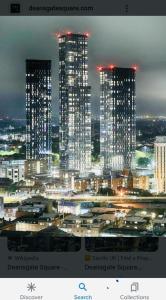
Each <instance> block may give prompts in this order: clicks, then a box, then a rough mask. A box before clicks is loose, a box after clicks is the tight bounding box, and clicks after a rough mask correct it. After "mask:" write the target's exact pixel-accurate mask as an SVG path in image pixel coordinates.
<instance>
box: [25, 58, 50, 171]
mask: <svg viewBox="0 0 166 300" xmlns="http://www.w3.org/2000/svg"><path fill="white" fill-rule="evenodd" d="M26 121H27V123H26V137H27V138H26V159H27V160H32V159H33V160H34V159H35V160H46V161H47V163H48V170H49V168H50V163H51V153H52V143H51V61H50V60H27V61H26Z"/></svg>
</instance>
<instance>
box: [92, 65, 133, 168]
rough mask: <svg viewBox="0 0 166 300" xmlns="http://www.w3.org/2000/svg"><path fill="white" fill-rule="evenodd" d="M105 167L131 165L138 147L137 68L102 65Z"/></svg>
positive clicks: (101, 148)
mask: <svg viewBox="0 0 166 300" xmlns="http://www.w3.org/2000/svg"><path fill="white" fill-rule="evenodd" d="M98 69H99V72H100V90H101V94H100V156H101V165H102V168H103V169H104V170H105V169H111V170H117V171H118V170H123V169H124V168H127V169H131V164H132V158H133V155H134V153H135V149H136V103H135V71H136V70H135V68H119V67H115V66H110V67H99V68H98Z"/></svg>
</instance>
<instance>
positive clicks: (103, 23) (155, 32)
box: [0, 16, 166, 120]
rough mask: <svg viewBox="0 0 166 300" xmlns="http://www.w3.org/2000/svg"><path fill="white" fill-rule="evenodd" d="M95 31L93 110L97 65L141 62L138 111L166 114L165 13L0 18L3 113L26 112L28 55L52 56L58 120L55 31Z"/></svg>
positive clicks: (96, 110) (91, 66)
mask: <svg viewBox="0 0 166 300" xmlns="http://www.w3.org/2000/svg"><path fill="white" fill-rule="evenodd" d="M62 31H73V32H76V33H77V32H90V35H91V37H90V39H89V44H88V45H89V47H88V49H89V55H88V56H89V84H90V85H91V86H92V112H93V115H94V116H98V115H99V75H98V73H97V71H96V66H97V65H102V64H103V65H107V64H111V63H113V64H115V65H117V66H121V67H130V66H131V65H132V64H137V65H138V66H139V71H138V72H137V79H136V95H137V100H136V103H137V115H139V114H141V113H143V114H145V113H151V114H155V115H165V116H166V35H165V31H166V17H126V16H125V17H0V115H2V114H3V115H9V116H10V117H14V118H24V117H25V60H26V59H51V60H52V79H53V81H52V85H53V100H52V101H53V116H54V117H55V118H56V120H58V43H57V40H56V38H55V36H54V33H55V32H62Z"/></svg>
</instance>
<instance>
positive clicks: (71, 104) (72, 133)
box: [58, 32, 91, 175]
mask: <svg viewBox="0 0 166 300" xmlns="http://www.w3.org/2000/svg"><path fill="white" fill-rule="evenodd" d="M58 40H59V99H60V116H59V117H60V120H59V126H60V129H59V138H60V167H61V169H62V170H77V171H80V175H86V174H87V173H88V171H89V170H90V169H91V87H90V86H89V84H88V34H75V33H71V32H69V33H66V34H62V35H59V36H58Z"/></svg>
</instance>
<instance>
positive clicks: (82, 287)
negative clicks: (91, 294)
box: [79, 282, 87, 292]
mask: <svg viewBox="0 0 166 300" xmlns="http://www.w3.org/2000/svg"><path fill="white" fill-rule="evenodd" d="M79 289H80V290H84V291H85V292H87V289H86V286H85V283H83V282H81V283H80V284H79Z"/></svg>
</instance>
